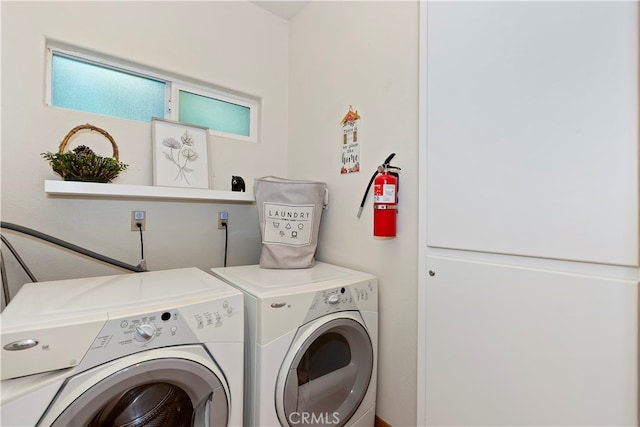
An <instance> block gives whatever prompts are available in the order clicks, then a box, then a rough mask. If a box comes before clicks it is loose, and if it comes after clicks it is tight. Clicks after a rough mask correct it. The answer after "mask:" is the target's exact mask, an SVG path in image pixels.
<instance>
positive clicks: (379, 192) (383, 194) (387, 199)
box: [373, 184, 396, 203]
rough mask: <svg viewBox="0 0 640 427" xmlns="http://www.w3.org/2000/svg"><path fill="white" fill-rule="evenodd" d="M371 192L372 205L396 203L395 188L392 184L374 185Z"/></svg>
mask: <svg viewBox="0 0 640 427" xmlns="http://www.w3.org/2000/svg"><path fill="white" fill-rule="evenodd" d="M373 191H374V193H373V203H395V202H396V186H395V185H394V184H384V185H376V186H375V187H374V189H373Z"/></svg>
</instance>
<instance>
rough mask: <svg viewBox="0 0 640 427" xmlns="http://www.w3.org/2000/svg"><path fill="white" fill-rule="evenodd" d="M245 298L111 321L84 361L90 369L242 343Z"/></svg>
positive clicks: (208, 302) (83, 364) (94, 342)
mask: <svg viewBox="0 0 640 427" xmlns="http://www.w3.org/2000/svg"><path fill="white" fill-rule="evenodd" d="M242 312H243V306H242V297H241V296H239V297H238V298H236V297H233V298H228V299H221V300H216V301H207V302H203V303H199V304H193V305H188V306H184V307H178V308H173V309H170V310H163V311H158V312H152V313H144V314H139V315H136V316H128V317H120V318H114V319H110V320H108V321H107V322H106V323H105V325H104V327H103V328H102V330H101V331H100V333H99V334H98V336H97V337H96V339H95V340H94V341H93V344H92V345H91V347H90V348H89V350H88V351H87V353H86V355H85V357H84V358H83V359H82V362H81V363H80V366H81V367H82V368H85V369H86V368H89V367H92V366H96V365H98V364H100V363H104V362H105V361H109V360H113V359H116V358H118V357H122V356H126V355H129V354H133V353H137V352H140V351H144V350H148V349H153V348H159V347H168V346H175V345H184V344H199V343H206V342H213V341H216V340H221V339H224V340H235V339H238V340H242V339H243V331H242V322H243V319H242V317H243V315H242Z"/></svg>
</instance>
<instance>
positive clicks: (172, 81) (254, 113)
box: [44, 41, 260, 143]
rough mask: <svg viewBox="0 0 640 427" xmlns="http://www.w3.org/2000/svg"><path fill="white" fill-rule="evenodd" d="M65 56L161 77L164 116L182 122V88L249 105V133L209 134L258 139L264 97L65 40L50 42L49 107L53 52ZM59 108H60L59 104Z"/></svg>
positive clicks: (46, 97) (150, 77)
mask: <svg viewBox="0 0 640 427" xmlns="http://www.w3.org/2000/svg"><path fill="white" fill-rule="evenodd" d="M54 53H55V54H56V55H60V56H64V57H67V58H70V59H76V60H80V61H84V62H88V63H90V64H94V65H97V66H100V67H104V68H110V69H113V70H117V71H122V72H126V73H129V74H133V75H137V76H140V77H144V78H149V79H153V80H158V81H161V82H164V83H165V105H164V117H162V118H164V119H169V120H174V121H178V111H179V105H178V103H179V96H178V93H179V91H181V90H182V91H186V92H190V93H194V94H197V95H201V96H204V97H207V98H212V99H217V100H220V101H224V102H229V103H232V104H237V105H241V106H243V107H247V108H249V136H246V135H238V134H234V133H228V132H221V131H217V130H214V129H209V134H211V135H216V136H221V137H224V138H230V139H235V140H239V141H245V142H253V143H257V142H258V118H259V109H260V99H259V98H257V97H252V96H249V95H244V94H239V93H236V92H231V91H228V90H225V89H223V88H221V87H217V86H214V85H210V86H209V85H204V84H195V83H191V82H188V81H185V80H182V79H179V78H177V77H175V76H171V75H170V74H168V73H167V74H165V73H163V72H158V71H154V70H151V69H148V68H145V67H142V66H139V65H136V64H132V63H129V62H126V61H119V60H118V59H114V58H109V57H107V56H106V55H104V56H103V55H99V54H95V53H89V52H87V51H84V50H82V49H77V48H75V47H70V46H67V45H65V44H62V43H56V42H52V41H48V42H47V49H46V76H45V101H44V102H45V105H47V106H49V107H55V106H54V105H53V104H52V101H51V92H52V80H51V73H52V65H53V55H54ZM56 108H57V107H56Z"/></svg>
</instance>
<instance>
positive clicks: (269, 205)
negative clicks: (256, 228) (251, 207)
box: [253, 176, 329, 269]
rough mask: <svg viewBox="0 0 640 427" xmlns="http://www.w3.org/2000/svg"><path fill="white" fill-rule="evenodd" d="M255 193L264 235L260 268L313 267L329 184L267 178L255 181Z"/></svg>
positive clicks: (261, 229) (261, 231)
mask: <svg viewBox="0 0 640 427" xmlns="http://www.w3.org/2000/svg"><path fill="white" fill-rule="evenodd" d="M253 192H254V195H255V198H256V206H257V207H258V219H259V220H260V234H261V236H262V252H261V253H260V267H261V268H281V269H288V268H310V267H313V265H314V264H315V254H316V248H317V247H318V232H319V230H320V219H321V217H322V211H323V209H324V208H326V207H327V204H328V195H329V193H328V189H327V185H326V184H325V183H323V182H315V181H298V180H292V179H285V178H278V177H275V176H266V177H263V178H256V179H255V180H254V186H253Z"/></svg>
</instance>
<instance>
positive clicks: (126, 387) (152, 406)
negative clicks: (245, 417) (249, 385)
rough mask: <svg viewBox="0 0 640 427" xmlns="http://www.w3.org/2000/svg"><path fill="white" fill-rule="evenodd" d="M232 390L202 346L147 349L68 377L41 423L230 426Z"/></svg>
mask: <svg viewBox="0 0 640 427" xmlns="http://www.w3.org/2000/svg"><path fill="white" fill-rule="evenodd" d="M228 396H229V389H228V385H227V384H226V383H225V381H224V376H223V374H222V372H221V371H220V369H219V368H218V366H217V365H216V364H215V362H214V361H213V360H212V358H211V357H210V356H208V353H207V351H206V350H204V349H203V348H202V347H201V346H183V347H178V348H163V349H155V350H148V351H146V352H143V353H137V354H135V355H130V356H126V357H124V358H122V359H119V360H116V361H113V362H110V363H108V364H105V365H101V366H98V367H95V368H92V369H89V370H87V371H85V372H82V373H80V374H78V375H75V376H73V377H71V378H69V379H68V380H67V381H66V382H65V384H64V385H63V386H62V387H61V389H60V391H59V392H58V394H57V395H56V398H55V399H54V401H53V402H52V404H51V405H50V406H49V408H48V409H47V411H46V412H45V415H44V416H43V417H42V419H41V420H40V421H39V423H38V425H51V426H57V427H62V426H75V425H78V426H80V425H82V426H95V427H97V426H101V427H111V426H113V427H116V426H127V427H147V426H161V425H162V426H172V427H181V426H189V427H190V426H207V427H209V426H226V425H227V420H228V417H229V407H230V406H229V397H228Z"/></svg>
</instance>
